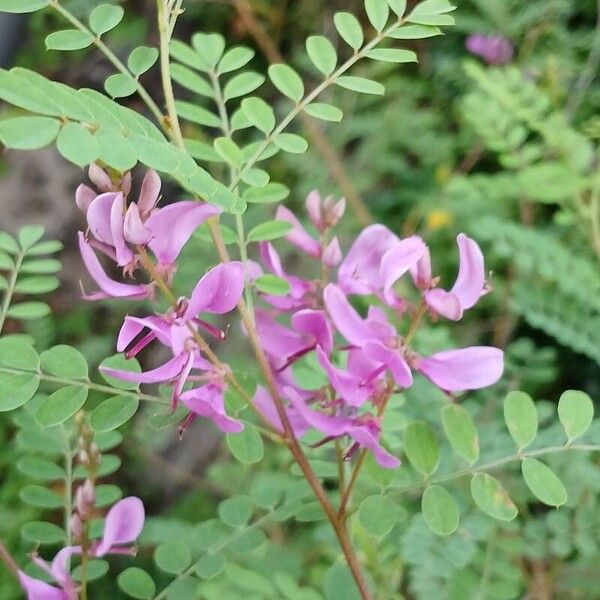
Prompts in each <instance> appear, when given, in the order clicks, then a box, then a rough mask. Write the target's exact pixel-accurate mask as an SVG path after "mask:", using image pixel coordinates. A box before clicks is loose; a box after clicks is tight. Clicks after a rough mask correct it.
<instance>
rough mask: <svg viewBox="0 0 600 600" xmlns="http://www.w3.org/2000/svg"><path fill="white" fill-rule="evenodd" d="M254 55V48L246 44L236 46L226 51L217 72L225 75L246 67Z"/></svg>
mask: <svg viewBox="0 0 600 600" xmlns="http://www.w3.org/2000/svg"><path fill="white" fill-rule="evenodd" d="M253 57H254V50H251V49H250V48H247V47H246V46H235V47H234V48H230V49H229V50H227V52H225V54H224V55H223V58H222V59H221V62H220V63H219V67H218V69H217V73H218V74H219V75H223V74H225V73H230V72H231V71H237V70H238V69H241V68H242V67H245V66H246V65H247V64H248V63H249V62H250V61H251V60H252V58H253Z"/></svg>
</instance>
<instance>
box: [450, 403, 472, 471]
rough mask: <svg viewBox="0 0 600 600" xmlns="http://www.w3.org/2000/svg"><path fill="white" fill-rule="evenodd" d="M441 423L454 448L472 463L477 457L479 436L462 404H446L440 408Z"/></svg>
mask: <svg viewBox="0 0 600 600" xmlns="http://www.w3.org/2000/svg"><path fill="white" fill-rule="evenodd" d="M442 424H443V426H444V432H445V434H446V437H447V438H448V441H449V442H450V444H451V445H452V447H453V448H454V450H456V452H458V454H460V455H461V456H462V457H463V458H464V459H465V460H467V461H469V463H471V464H473V463H474V462H475V461H476V460H477V458H478V457H479V438H478V436H477V430H476V429H475V425H474V424H473V419H471V415H470V414H469V413H468V412H467V411H466V410H465V409H464V408H463V407H462V406H458V405H457V404H447V405H446V406H444V408H443V409H442Z"/></svg>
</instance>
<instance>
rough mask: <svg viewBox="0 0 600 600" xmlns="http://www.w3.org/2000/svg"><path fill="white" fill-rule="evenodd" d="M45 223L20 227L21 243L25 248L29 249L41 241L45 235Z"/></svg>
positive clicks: (19, 236)
mask: <svg viewBox="0 0 600 600" xmlns="http://www.w3.org/2000/svg"><path fill="white" fill-rule="evenodd" d="M44 232H45V229H44V226H43V225H25V226H24V227H21V229H19V233H18V236H17V237H18V238H19V244H20V246H21V248H23V250H29V248H31V246H33V245H34V244H36V243H37V242H39V241H40V240H41V239H42V238H43V237H44Z"/></svg>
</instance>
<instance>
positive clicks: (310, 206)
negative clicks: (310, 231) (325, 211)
mask: <svg viewBox="0 0 600 600" xmlns="http://www.w3.org/2000/svg"><path fill="white" fill-rule="evenodd" d="M305 206H306V212H307V213H308V218H309V219H310V222H311V223H312V224H313V225H314V226H315V228H316V229H317V231H319V232H322V231H323V219H322V215H321V196H320V194H319V192H317V190H313V191H312V192H311V193H310V194H308V196H307V197H306V204H305Z"/></svg>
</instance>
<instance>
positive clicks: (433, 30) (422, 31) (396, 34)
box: [390, 25, 442, 40]
mask: <svg viewBox="0 0 600 600" xmlns="http://www.w3.org/2000/svg"><path fill="white" fill-rule="evenodd" d="M436 35H442V31H441V29H440V28H439V27H432V26H430V25H405V26H404V27H399V28H398V29H394V30H393V31H391V32H390V37H391V38H394V39H396V40H421V39H424V38H430V37H434V36H436Z"/></svg>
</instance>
